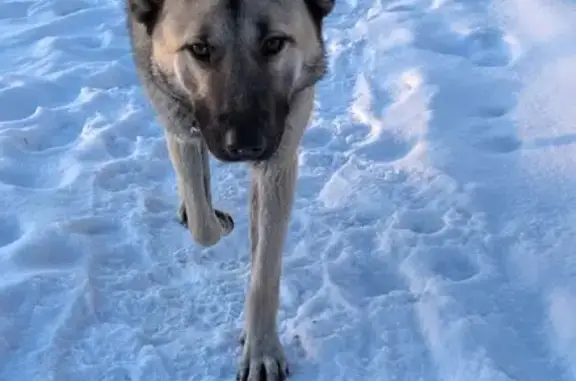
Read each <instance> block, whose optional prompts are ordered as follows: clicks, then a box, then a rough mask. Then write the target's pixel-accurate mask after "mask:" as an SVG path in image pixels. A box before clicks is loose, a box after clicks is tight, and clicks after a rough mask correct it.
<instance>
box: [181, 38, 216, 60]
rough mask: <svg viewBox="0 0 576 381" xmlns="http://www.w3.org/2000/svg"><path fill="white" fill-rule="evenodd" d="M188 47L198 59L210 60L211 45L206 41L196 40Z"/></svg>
mask: <svg viewBox="0 0 576 381" xmlns="http://www.w3.org/2000/svg"><path fill="white" fill-rule="evenodd" d="M186 48H187V50H188V51H189V52H190V53H192V55H193V56H194V57H195V58H196V59H198V60H201V61H208V60H209V59H210V46H209V45H208V44H206V43H204V42H195V43H193V44H190V45H188V46H187V47H186Z"/></svg>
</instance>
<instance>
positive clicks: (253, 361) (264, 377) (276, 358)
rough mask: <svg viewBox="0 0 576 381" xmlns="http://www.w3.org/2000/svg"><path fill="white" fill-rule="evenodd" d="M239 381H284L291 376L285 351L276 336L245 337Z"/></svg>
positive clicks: (249, 335) (237, 377)
mask: <svg viewBox="0 0 576 381" xmlns="http://www.w3.org/2000/svg"><path fill="white" fill-rule="evenodd" d="M243 336H244V337H243V339H242V341H243V348H242V360H241V361H240V367H239V369H238V374H237V376H236V380H237V381H283V380H285V379H286V377H287V376H288V375H289V369H288V364H287V363H286V357H285V355H284V349H283V348H282V344H280V340H279V339H278V336H277V335H276V334H271V335H251V334H249V333H247V334H246V335H243Z"/></svg>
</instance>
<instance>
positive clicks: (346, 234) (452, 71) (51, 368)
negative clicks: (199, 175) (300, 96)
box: [0, 0, 576, 381]
mask: <svg viewBox="0 0 576 381" xmlns="http://www.w3.org/2000/svg"><path fill="white" fill-rule="evenodd" d="M575 17H576V3H574V2H573V1H571V0H565V1H562V0H501V1H499V0H476V1H472V0H468V1H466V0H337V6H336V9H335V11H334V13H333V14H331V15H330V17H329V19H328V20H327V23H326V38H327V46H328V48H329V55H330V63H331V66H330V74H329V75H328V77H327V78H326V79H325V80H324V81H323V82H322V84H321V85H320V87H319V95H318V107H317V112H316V114H315V118H314V121H313V125H312V126H311V128H310V130H309V131H308V132H307V134H306V137H305V139H304V142H303V146H302V151H301V178H300V180H299V187H298V195H297V201H296V205H295V210H294V213H293V220H292V224H291V227H290V239H289V242H288V244H287V246H286V250H285V259H284V277H283V281H282V305H281V311H280V316H279V317H280V321H279V324H280V332H281V339H282V341H283V343H284V345H285V347H286V351H287V355H288V357H289V361H290V364H291V366H292V374H293V375H292V377H291V379H292V380H294V381H298V380H299V381H313V380H314V381H324V380H330V381H335V380H346V381H364V380H378V381H388V380H390V381H392V380H398V381H412V380H414V381H416V380H420V381H570V380H572V381H573V380H576V318H575V317H574V314H576V256H575V255H574V254H575V253H574V251H573V250H574V248H575V247H576V178H575V177H574V174H576V107H575V103H574V97H575V96H576V45H575V44H574V41H576V24H575V23H574V20H575V19H576V18H575ZM0 33H1V34H2V35H3V37H2V38H1V39H0V51H1V52H2V56H1V57H2V59H1V60H0V192H1V193H0V195H1V198H0V274H2V275H1V276H0V380H2V381H16V380H20V379H22V380H28V381H68V380H74V381H76V380H79V381H113V380H114V381H126V380H132V381H138V380H142V381H143V380H147V381H184V380H186V381H196V380H202V381H212V380H232V379H234V374H235V369H236V361H237V359H238V355H239V350H240V348H239V347H238V344H237V338H238V334H239V328H240V325H241V321H242V316H241V313H242V304H243V294H244V289H245V282H246V279H247V275H248V269H249V265H248V263H249V262H248V240H247V237H248V219H247V218H248V215H247V199H248V188H247V184H248V182H247V180H248V179H247V177H246V170H245V168H244V167H242V166H229V165H222V164H219V163H217V162H214V163H213V174H214V178H213V186H214V196H215V204H216V205H217V206H218V207H219V208H222V209H223V210H226V211H229V212H231V214H232V215H233V216H234V218H235V220H236V229H235V230H234V232H233V233H232V234H231V235H230V236H228V237H227V238H226V239H224V240H223V241H222V242H221V243H220V244H218V245H217V246H215V247H213V248H210V249H204V250H202V249H200V248H199V247H197V246H195V245H194V244H193V243H192V241H191V239H190V237H189V235H188V233H187V232H186V231H185V230H184V229H183V228H182V227H181V226H180V225H178V223H177V222H176V220H175V210H176V207H177V199H176V193H175V183H174V175H173V172H172V170H171V168H170V164H169V162H168V157H167V152H166V148H165V146H164V141H163V140H162V135H161V131H160V129H159V127H158V126H157V125H156V124H155V121H154V115H153V113H152V110H151V108H150V107H149V105H148V104H147V102H146V101H145V99H144V97H143V93H142V90H141V88H140V87H139V85H138V83H137V79H136V76H135V73H134V67H133V64H132V61H131V57H130V55H129V50H128V40H127V37H126V31H125V29H124V21H123V14H122V4H121V1H120V0H104V1H100V0H74V1H72V0H36V1H32V0H17V1H15V0H2V1H1V2H0Z"/></svg>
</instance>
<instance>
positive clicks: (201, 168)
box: [166, 132, 234, 246]
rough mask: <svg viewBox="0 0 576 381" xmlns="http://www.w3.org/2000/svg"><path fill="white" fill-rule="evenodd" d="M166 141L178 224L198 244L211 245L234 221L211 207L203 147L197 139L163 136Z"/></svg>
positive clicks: (168, 134) (204, 149)
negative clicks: (175, 189) (173, 176)
mask: <svg viewBox="0 0 576 381" xmlns="http://www.w3.org/2000/svg"><path fill="white" fill-rule="evenodd" d="M166 141H167V145H168V152H169V154H170V160H171V162H172V166H173V168H174V170H175V171H176V179H177V182H178V193H179V194H180V198H181V206H180V210H179V218H180V221H181V222H182V223H183V224H184V225H186V226H187V227H188V230H189V231H190V233H191V234H192V237H193V238H194V240H195V241H196V242H197V243H199V244H200V245H203V246H212V245H214V244H216V243H217V242H218V241H219V240H220V238H221V237H222V236H224V235H226V234H228V233H230V231H232V229H233V227H234V222H233V220H232V217H230V216H229V215H228V214H226V213H224V212H221V211H219V210H215V209H214V208H213V207H212V197H211V191H210V165H209V164H210V163H209V161H208V154H207V149H206V147H205V144H204V142H203V141H202V140H201V139H200V138H198V139H188V140H183V139H179V138H178V137H177V136H176V135H174V134H172V133H170V132H167V133H166Z"/></svg>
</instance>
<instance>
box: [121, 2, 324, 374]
mask: <svg viewBox="0 0 576 381" xmlns="http://www.w3.org/2000/svg"><path fill="white" fill-rule="evenodd" d="M125 1H126V14H127V17H126V20H127V28H128V32H129V33H128V34H129V38H130V44H131V49H132V56H133V59H134V63H135V66H136V70H137V73H138V78H139V81H140V83H141V85H142V86H143V88H144V90H145V94H146V96H147V97H148V99H149V101H150V103H151V105H152V106H153V108H154V110H155V112H156V114H157V116H158V118H159V122H160V124H161V126H162V128H163V132H164V136H165V139H166V144H167V148H168V152H169V156H170V161H171V164H172V167H173V168H174V171H175V173H176V180H177V189H178V194H179V197H180V200H181V204H180V207H179V212H178V215H179V219H180V221H181V222H182V224H183V225H184V226H186V227H187V228H188V230H189V231H190V233H191V235H192V237H193V239H194V241H195V242H197V243H198V244H200V245H202V246H211V245H215V244H216V243H218V242H219V240H220V239H222V237H224V236H226V235H228V234H229V233H230V232H231V231H232V229H233V228H234V220H233V218H232V217H231V216H230V215H229V214H228V213H226V212H223V211H220V210H217V209H214V208H213V206H212V197H211V189H210V166H209V155H210V154H211V155H213V156H214V157H215V158H216V159H217V160H219V161H221V162H228V163H246V164H247V165H248V166H249V168H250V174H251V196H250V197H251V199H250V200H249V203H250V241H251V244H250V248H251V279H250V285H249V289H248V291H247V294H246V300H245V305H244V312H245V313H244V315H245V319H244V327H243V329H242V335H241V342H242V345H243V349H242V358H241V360H240V364H239V367H238V373H237V378H238V379H239V380H242V381H265V380H266V381H279V380H283V379H285V378H286V377H287V376H288V372H289V369H288V365H287V361H286V358H285V354H284V350H283V348H282V345H281V343H280V340H279V337H278V333H277V327H276V317H277V312H278V300H279V283H280V276H281V267H282V251H283V247H284V243H285V240H286V235H287V229H288V223H289V219H290V213H291V209H292V205H293V200H294V192H295V182H296V180H297V177H298V148H299V145H300V142H301V138H302V136H303V134H304V132H305V130H306V128H307V126H308V124H309V122H310V117H311V113H312V111H313V106H314V99H315V87H316V84H317V83H318V82H319V81H320V80H321V79H322V78H323V77H324V76H325V73H326V71H327V60H326V51H325V46H324V42H323V21H324V18H325V17H326V16H328V15H329V14H330V13H331V11H332V9H333V7H334V0H125Z"/></svg>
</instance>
